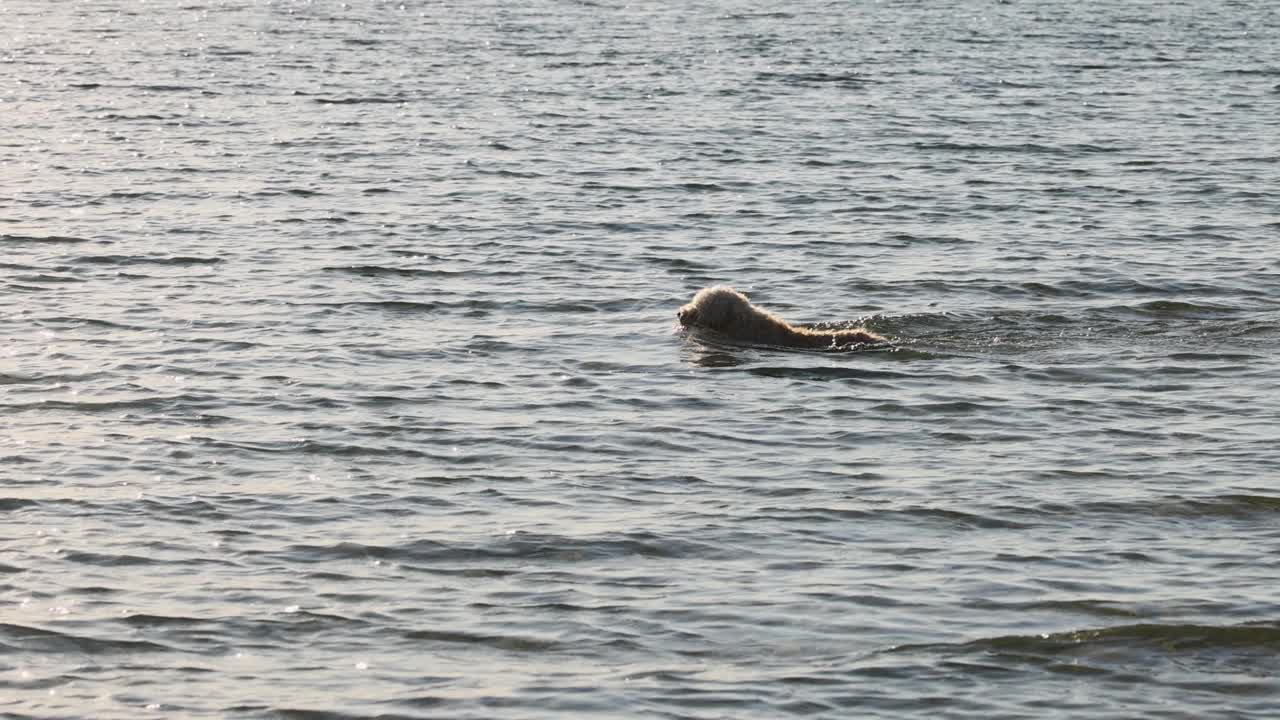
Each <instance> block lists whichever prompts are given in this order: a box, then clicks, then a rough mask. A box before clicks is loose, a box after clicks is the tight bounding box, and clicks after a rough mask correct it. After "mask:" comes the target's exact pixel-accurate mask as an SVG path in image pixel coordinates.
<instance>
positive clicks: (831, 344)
mask: <svg viewBox="0 0 1280 720" xmlns="http://www.w3.org/2000/svg"><path fill="white" fill-rule="evenodd" d="M676 317H678V318H679V319H680V324H681V325H683V326H685V327H686V328H689V329H706V330H714V331H716V332H718V333H720V334H722V335H725V336H727V337H730V338H733V339H734V340H739V341H743V342H750V343H759V344H761V345H779V346H782V347H793V348H813V349H821V348H840V347H843V346H848V345H863V344H869V343H883V342H885V339H884V338H882V337H880V336H879V335H876V334H875V333H873V332H870V331H869V330H867V329H865V328H851V329H848V330H811V329H809V328H803V327H797V326H795V325H792V324H790V323H788V322H787V321H786V320H783V319H782V318H780V317H778V316H777V315H774V314H773V313H770V312H769V311H767V310H764V309H763V308H758V307H756V306H755V305H752V304H751V301H750V300H748V299H747V296H746V295H743V294H742V293H740V292H738V291H737V290H734V289H733V288H731V287H727V286H724V285H718V286H716V287H709V288H705V289H703V290H700V291H698V294H697V295H694V296H693V300H691V301H689V304H687V305H685V306H684V307H682V308H680V310H679V311H678V312H677V313H676Z"/></svg>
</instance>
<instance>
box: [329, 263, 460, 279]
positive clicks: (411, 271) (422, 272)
mask: <svg viewBox="0 0 1280 720" xmlns="http://www.w3.org/2000/svg"><path fill="white" fill-rule="evenodd" d="M322 270H324V271H325V272H341V273H347V274H350V275H359V276H361V277H441V276H450V275H463V274H465V273H464V272H462V271H460V270H437V269H433V268H400V267H387V266H385V265H341V266H330V267H325V268H322Z"/></svg>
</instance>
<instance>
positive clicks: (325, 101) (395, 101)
mask: <svg viewBox="0 0 1280 720" xmlns="http://www.w3.org/2000/svg"><path fill="white" fill-rule="evenodd" d="M311 102H314V103H319V104H321V105H399V104H401V103H406V102H409V99H408V98H403V97H347V98H329V97H317V98H311Z"/></svg>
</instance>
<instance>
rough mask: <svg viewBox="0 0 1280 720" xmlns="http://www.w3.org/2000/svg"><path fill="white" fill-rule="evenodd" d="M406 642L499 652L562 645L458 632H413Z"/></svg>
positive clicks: (534, 649) (523, 638) (407, 636)
mask: <svg viewBox="0 0 1280 720" xmlns="http://www.w3.org/2000/svg"><path fill="white" fill-rule="evenodd" d="M404 637H405V639H406V640H414V641H423V640H426V641H430V642H445V643H461V644H464V645H485V646H488V647H492V648H497V649H499V650H508V651H515V652H528V651H542V650H555V649H557V648H559V647H560V643H559V642H557V641H555V640H549V639H544V638H531V637H523V636H518V635H485V634H481V633H469V632H462V631H458V630H412V631H410V632H407V633H405V634H404Z"/></svg>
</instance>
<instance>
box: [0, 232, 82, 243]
mask: <svg viewBox="0 0 1280 720" xmlns="http://www.w3.org/2000/svg"><path fill="white" fill-rule="evenodd" d="M0 242H7V243H58V244H70V243H85V242H89V241H88V240H86V239H84V238H78V237H71V236H70V235H11V234H7V233H6V234H0Z"/></svg>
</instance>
